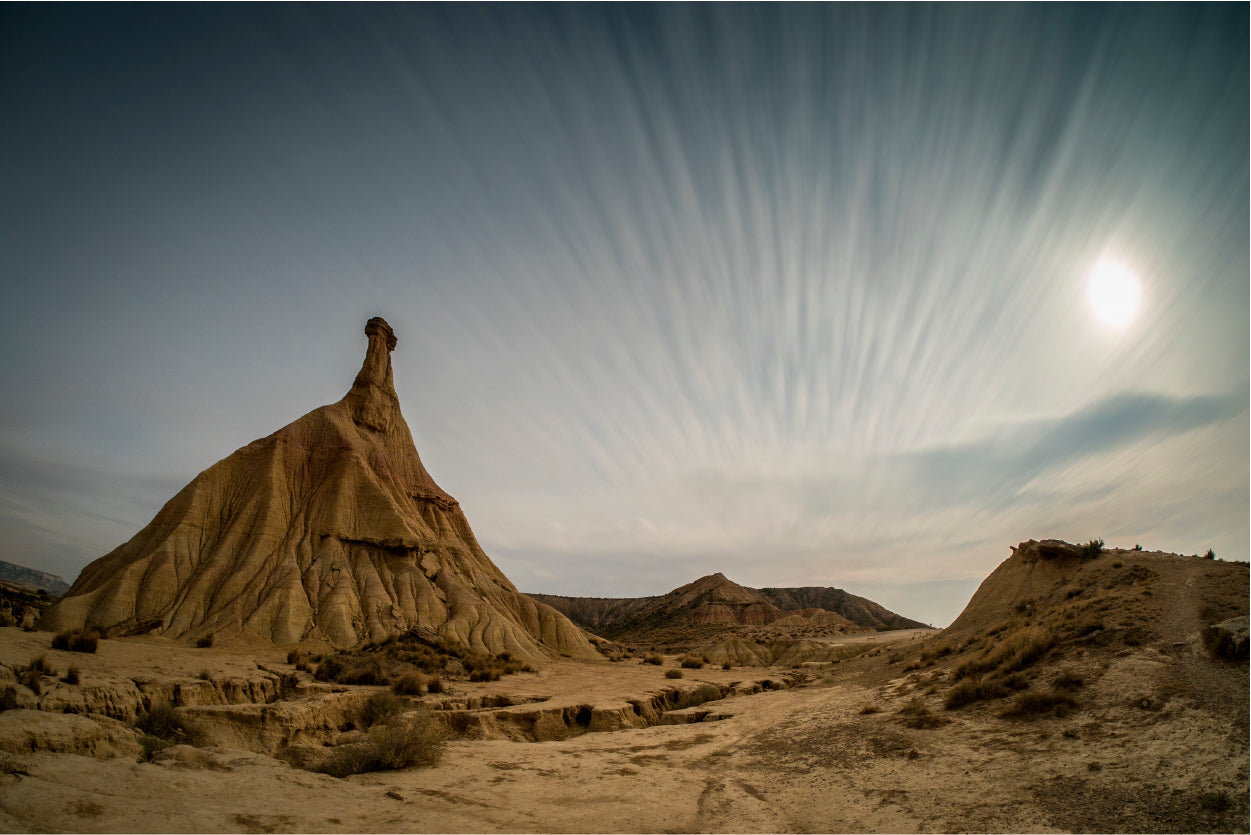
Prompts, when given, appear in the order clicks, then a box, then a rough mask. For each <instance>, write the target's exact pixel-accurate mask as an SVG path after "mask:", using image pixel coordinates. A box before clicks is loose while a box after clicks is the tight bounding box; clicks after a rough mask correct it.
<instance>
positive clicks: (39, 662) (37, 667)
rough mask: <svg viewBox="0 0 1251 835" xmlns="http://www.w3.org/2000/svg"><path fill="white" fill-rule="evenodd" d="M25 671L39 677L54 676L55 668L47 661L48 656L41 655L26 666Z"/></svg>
mask: <svg viewBox="0 0 1251 835" xmlns="http://www.w3.org/2000/svg"><path fill="white" fill-rule="evenodd" d="M26 669H28V670H33V671H34V672H37V673H39V674H40V675H45V676H54V675H56V667H54V666H52V662H51V661H49V660H48V656H46V655H41V656H39V657H38V658H36V659H35V660H33V661H31V662H30V663H29V664H27V665H26Z"/></svg>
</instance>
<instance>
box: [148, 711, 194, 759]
mask: <svg viewBox="0 0 1251 835" xmlns="http://www.w3.org/2000/svg"><path fill="white" fill-rule="evenodd" d="M134 727H135V730H137V731H139V732H140V733H141V734H142V736H141V737H140V738H139V744H140V745H141V746H143V757H142V759H141V762H148V761H150V760H151V759H152V758H153V757H154V756H156V754H157V753H159V752H160V751H163V750H164V749H166V748H168V747H170V746H171V745H195V746H201V745H203V744H204V743H205V738H204V733H203V731H202V730H201V729H200V728H199V727H197V726H196V725H195V724H193V723H191V722H188V721H187V720H186V719H184V718H182V717H181V716H179V715H178V714H177V712H175V710H174V708H173V706H172V705H169V704H166V703H164V702H162V703H159V704H155V705H153V706H152V707H150V708H149V709H148V710H147V711H145V712H143V713H140V714H139V715H138V716H137V717H136V718H135V724H134Z"/></svg>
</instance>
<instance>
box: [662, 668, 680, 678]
mask: <svg viewBox="0 0 1251 835" xmlns="http://www.w3.org/2000/svg"><path fill="white" fill-rule="evenodd" d="M665 678H682V671H681V670H665Z"/></svg>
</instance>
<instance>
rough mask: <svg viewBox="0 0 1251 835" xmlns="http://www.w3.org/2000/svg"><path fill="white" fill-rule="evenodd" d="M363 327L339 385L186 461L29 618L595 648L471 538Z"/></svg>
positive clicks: (383, 329)
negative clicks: (262, 427) (115, 541)
mask: <svg viewBox="0 0 1251 835" xmlns="http://www.w3.org/2000/svg"><path fill="white" fill-rule="evenodd" d="M365 333H366V335H367V337H368V347H367V350H366V356H365V361H364V363H363V364H362V366H361V370H360V373H359V374H357V376H356V380H355V381H354V383H353V385H352V388H351V390H350V391H348V393H347V395H345V396H344V398H343V399H342V400H340V401H339V402H338V403H334V404H331V405H329V406H323V407H321V408H320V409H317V410H315V411H313V412H310V413H309V414H307V415H305V416H304V417H302V418H300V419H299V420H297V421H295V422H294V423H291V424H289V425H288V426H286V427H284V428H282V429H280V430H278V431H277V432H275V433H274V434H272V435H270V436H268V437H266V438H262V439H260V440H258V441H255V442H253V443H251V444H249V445H248V446H246V447H244V448H242V449H240V450H238V451H237V452H235V453H234V454H232V455H230V456H229V457H227V458H225V459H224V460H222V461H220V462H218V463H217V464H215V465H213V466H212V467H210V468H209V469H207V470H205V471H204V472H203V473H201V474H200V475H199V476H197V477H196V478H195V479H194V480H193V481H192V482H191V483H190V484H188V485H187V486H186V487H185V488H183V489H182V490H181V491H180V492H179V493H178V494H177V495H176V496H175V497H174V498H173V499H171V500H170V501H169V503H167V504H166V505H165V507H164V508H162V509H161V511H160V513H158V514H157V516H156V518H155V519H153V520H152V522H151V523H149V524H148V526H147V527H145V528H144V529H143V530H142V531H140V532H139V533H138V534H137V535H136V536H135V537H134V538H133V539H131V540H130V541H129V542H127V543H126V544H124V545H122V546H121V547H119V548H118V549H116V550H115V551H113V552H112V553H110V554H108V555H106V556H104V557H101V558H100V559H98V560H96V561H95V562H93V563H92V564H91V565H89V566H87V568H85V569H84V570H83V572H82V574H81V575H80V576H79V578H78V580H77V581H76V582H75V583H74V585H73V587H72V588H71V589H70V590H69V592H68V593H67V594H66V596H65V597H64V598H63V599H62V600H61V601H60V602H58V603H57V604H55V605H54V606H52V607H51V608H50V609H49V610H48V611H47V612H45V614H44V616H43V617H42V619H41V620H40V623H39V628H40V629H45V630H49V631H59V630H64V629H71V628H78V627H84V626H85V627H91V628H99V629H119V630H120V629H125V628H127V627H128V625H133V624H136V623H146V624H148V625H150V626H153V627H154V631H155V632H157V633H161V634H164V635H167V636H171V637H178V638H189V639H194V638H198V637H200V636H203V635H207V634H208V633H217V634H219V635H220V634H231V633H244V634H251V635H255V636H260V637H261V638H264V639H267V640H269V641H272V642H274V643H277V644H280V645H291V644H295V643H297V642H300V641H305V640H309V641H318V640H322V641H326V642H329V643H330V644H332V645H334V646H336V647H341V648H344V647H351V646H355V645H357V644H360V643H362V642H365V641H380V640H383V639H385V638H386V637H388V636H390V635H395V634H398V633H401V632H404V631H406V630H408V629H410V628H413V627H426V628H429V629H433V630H434V631H436V632H437V633H439V634H440V635H443V636H445V637H447V638H450V639H452V640H455V641H457V642H459V643H461V644H464V645H466V646H468V647H470V648H472V649H474V650H476V651H479V652H488V653H502V652H508V653H511V654H512V655H513V656H515V657H519V658H524V659H528V660H539V659H542V658H544V657H547V656H551V655H554V654H557V653H561V654H565V655H568V656H571V657H575V658H594V657H599V656H598V653H597V652H596V651H595V649H594V648H593V647H592V646H591V645H590V644H589V643H588V641H587V639H586V637H585V636H584V635H583V634H582V632H581V630H579V629H578V628H577V627H575V626H574V625H573V624H572V623H570V622H569V620H568V619H567V618H565V617H564V616H563V615H561V614H560V613H559V612H557V611H556V610H554V609H552V608H551V607H549V606H546V605H544V604H541V603H537V602H536V601H534V600H532V599H530V598H529V597H526V596H525V595H523V594H521V593H520V592H518V591H517V589H516V588H515V587H514V586H513V584H512V583H511V582H509V580H508V578H507V577H505V576H504V574H503V573H502V572H501V571H500V570H499V569H498V568H497V567H496V566H495V564H494V563H492V562H491V560H490V558H488V557H487V555H486V554H485V553H484V552H483V551H482V548H481V547H480V546H479V544H478V541H477V539H476V538H475V537H474V535H473V531H472V530H470V527H469V522H468V520H467V519H466V518H465V515H464V513H463V512H462V511H461V508H460V505H459V504H458V503H457V502H456V500H455V499H453V498H452V497H451V496H449V495H448V494H447V493H445V492H444V491H443V490H442V489H441V488H440V487H439V486H438V485H437V484H435V482H434V479H432V478H431V477H430V474H429V473H428V472H426V469H425V467H424V466H423V465H422V463H421V459H420V457H419V456H418V454H417V449H416V447H415V445H414V444H413V439H412V435H411V434H410V432H409V429H408V426H407V424H406V423H405V422H404V418H403V415H402V414H401V412H400V405H399V397H398V396H397V394H396V392H395V387H394V381H393V376H392V368H391V351H392V350H393V349H394V348H395V347H396V344H397V342H396V337H395V333H394V331H392V329H391V328H390V326H389V325H387V323H386V322H385V321H383V320H382V319H378V318H374V319H370V320H369V323H368V324H367V325H366V328H365Z"/></svg>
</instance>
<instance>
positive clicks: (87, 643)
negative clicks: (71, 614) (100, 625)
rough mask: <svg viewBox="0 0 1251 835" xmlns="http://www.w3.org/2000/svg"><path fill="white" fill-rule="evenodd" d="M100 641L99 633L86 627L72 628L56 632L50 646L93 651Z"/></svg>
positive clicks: (66, 649) (74, 650) (75, 650)
mask: <svg viewBox="0 0 1251 835" xmlns="http://www.w3.org/2000/svg"><path fill="white" fill-rule="evenodd" d="M99 641H100V633H99V632H96V631H94V630H87V629H72V630H69V631H68V632H58V633H57V634H56V635H54V636H53V637H52V648H53V649H60V650H65V651H67V652H95V651H96V647H97V645H98V644H99Z"/></svg>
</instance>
